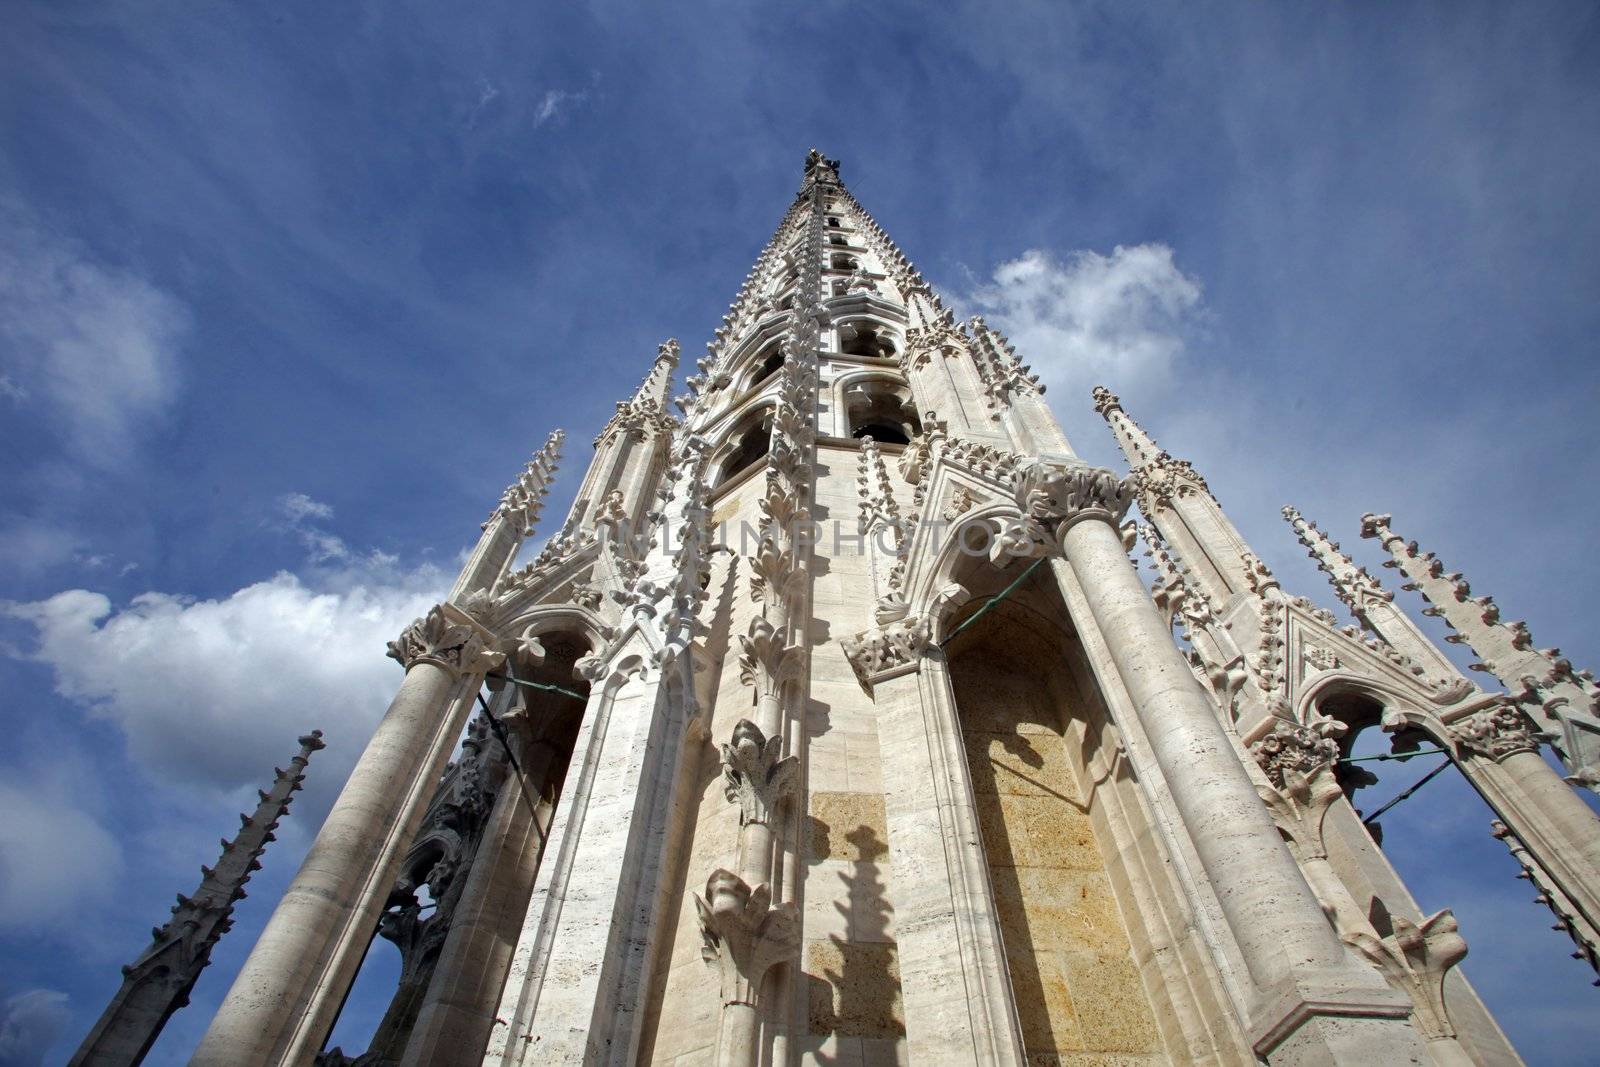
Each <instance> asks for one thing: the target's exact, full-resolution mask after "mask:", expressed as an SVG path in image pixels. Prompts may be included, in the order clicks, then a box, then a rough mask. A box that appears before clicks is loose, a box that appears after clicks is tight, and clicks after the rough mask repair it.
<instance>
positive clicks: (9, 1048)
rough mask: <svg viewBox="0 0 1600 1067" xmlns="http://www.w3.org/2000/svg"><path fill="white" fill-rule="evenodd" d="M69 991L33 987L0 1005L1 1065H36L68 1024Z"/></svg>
mask: <svg viewBox="0 0 1600 1067" xmlns="http://www.w3.org/2000/svg"><path fill="white" fill-rule="evenodd" d="M67 1017H68V1013H67V995H66V994H65V993H58V992H56V991H55V990H53V989H30V990H28V991H27V992H26V993H18V994H17V995H16V996H14V997H10V998H8V999H7V1000H6V1002H5V1004H4V1006H0V1067H37V1065H38V1064H41V1063H43V1062H44V1061H45V1053H46V1052H47V1051H48V1050H49V1048H50V1046H51V1045H52V1044H53V1043H54V1042H55V1040H56V1038H57V1037H59V1036H60V1034H61V1031H62V1030H63V1029H64V1028H65V1027H66V1025H67Z"/></svg>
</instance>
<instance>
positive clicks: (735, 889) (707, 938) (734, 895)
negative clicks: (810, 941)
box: [694, 868, 800, 1005]
mask: <svg viewBox="0 0 1600 1067" xmlns="http://www.w3.org/2000/svg"><path fill="white" fill-rule="evenodd" d="M694 906H695V911H696V912H697V913H698V915H699V919H700V958H701V959H703V960H705V961H706V963H707V964H709V965H710V966H712V967H714V968H716V970H717V974H718V977H719V978H720V979H721V985H722V1003H723V1004H724V1005H728V1004H754V1003H755V995H756V991H757V990H758V989H759V988H760V986H761V979H762V978H763V977H764V976H765V975H766V973H767V971H768V970H770V969H771V968H772V966H773V965H774V964H777V963H782V962H784V961H786V960H790V959H793V958H794V956H795V954H796V953H797V952H798V951H799V949H800V915H799V913H798V912H797V911H796V909H795V906H794V902H793V901H787V900H786V901H784V902H783V903H782V904H779V905H777V906H776V907H774V906H773V905H772V890H771V889H770V888H769V887H768V886H767V885H766V884H765V883H763V884H761V885H758V886H756V887H755V888H754V889H752V888H750V886H749V885H747V884H746V883H745V881H744V879H742V878H740V877H739V876H738V875H736V874H734V873H733V872H732V871H729V870H725V869H723V868H718V869H717V870H715V871H712V872H711V877H710V878H708V879H707V880H706V893H705V896H704V897H701V896H696V897H695V898H694Z"/></svg>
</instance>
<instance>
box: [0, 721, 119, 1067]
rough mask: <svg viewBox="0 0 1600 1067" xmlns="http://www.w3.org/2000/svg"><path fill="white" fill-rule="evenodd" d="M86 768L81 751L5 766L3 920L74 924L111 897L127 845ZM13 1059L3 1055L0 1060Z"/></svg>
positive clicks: (0, 825) (17, 925)
mask: <svg viewBox="0 0 1600 1067" xmlns="http://www.w3.org/2000/svg"><path fill="white" fill-rule="evenodd" d="M89 774H90V769H89V766H88V765H87V764H86V762H85V760H84V759H83V757H81V756H80V755H78V754H76V753H65V754H59V753H58V754H56V755H54V756H52V759H51V761H50V762H49V763H43V762H42V761H41V762H40V764H39V765H38V766H36V767H34V768H26V767H25V768H16V767H9V768H7V774H6V778H5V781H3V782H0V810H3V811H4V812H5V813H6V817H5V818H4V819H0V927H3V928H11V929H23V930H38V929H39V928H50V927H61V928H70V927H71V925H72V924H73V923H74V921H80V920H81V918H82V916H83V914H84V910H85V909H92V908H97V907H100V906H103V905H104V904H105V903H106V902H107V900H108V899H109V898H110V896H111V886H113V885H115V883H116V878H117V877H118V876H119V875H120V873H121V871H122V866H123V863H122V848H121V846H120V845H119V844H118V841H117V837H116V836H115V835H113V834H112V833H111V831H110V830H109V829H108V828H107V826H106V825H105V823H104V821H103V819H102V813H100V812H97V811H95V810H92V806H93V803H92V802H93V799H94V798H93V795H92V793H93V791H92V790H90V789H86V788H85V776H86V775H89ZM89 780H90V781H92V780H93V779H92V777H90V778H89ZM0 1044H3V1042H0ZM9 1062H11V1061H9V1060H7V1059H6V1058H5V1057H4V1056H0V1064H4V1063H9Z"/></svg>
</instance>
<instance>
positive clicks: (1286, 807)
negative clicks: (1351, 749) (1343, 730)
mask: <svg viewBox="0 0 1600 1067" xmlns="http://www.w3.org/2000/svg"><path fill="white" fill-rule="evenodd" d="M1329 743H1331V742H1329ZM1259 744H1260V742H1257V745H1259ZM1287 748H1293V749H1296V750H1297V756H1303V755H1304V752H1303V750H1300V749H1299V747H1298V746H1297V745H1295V744H1292V743H1291V744H1288V745H1285V746H1283V748H1281V749H1279V751H1278V752H1275V753H1272V754H1271V755H1268V756H1267V760H1268V761H1269V762H1271V763H1272V764H1273V769H1271V770H1268V771H1267V773H1268V775H1269V776H1270V775H1272V774H1273V773H1274V771H1275V772H1276V774H1277V777H1278V780H1279V781H1281V783H1282V784H1278V782H1274V783H1273V788H1267V787H1265V786H1260V787H1258V788H1257V790H1256V791H1257V792H1258V793H1260V794H1261V799H1262V801H1263V802H1264V803H1265V804H1266V805H1267V810H1268V811H1270V812H1272V820H1273V822H1275V823H1277V824H1278V828H1279V829H1281V830H1282V831H1283V832H1284V833H1285V834H1287V835H1288V837H1289V840H1290V841H1291V842H1292V843H1293V845H1294V853H1295V858H1296V859H1298V860H1299V861H1300V862H1301V863H1305V862H1307V861H1309V860H1322V859H1327V858H1328V848H1327V842H1326V841H1325V839H1324V838H1323V834H1322V827H1323V821H1324V820H1325V819H1326V818H1327V817H1328V809H1329V808H1331V807H1332V806H1333V802H1334V801H1335V800H1338V799H1339V798H1340V797H1342V796H1344V790H1343V789H1341V788H1340V787H1339V783H1338V781H1337V780H1336V779H1335V778H1334V776H1333V763H1332V761H1331V760H1320V761H1317V760H1316V759H1315V755H1314V754H1313V755H1312V756H1311V758H1310V759H1309V760H1308V759H1304V758H1295V757H1291V758H1290V759H1289V760H1283V759H1281V758H1279V757H1280V755H1281V752H1282V751H1283V749H1287ZM1252 754H1255V755H1256V758H1257V759H1258V760H1259V759H1261V754H1259V753H1256V752H1255V746H1252ZM1301 768H1305V769H1301ZM1263 769H1267V765H1266V764H1265V763H1264V764H1263Z"/></svg>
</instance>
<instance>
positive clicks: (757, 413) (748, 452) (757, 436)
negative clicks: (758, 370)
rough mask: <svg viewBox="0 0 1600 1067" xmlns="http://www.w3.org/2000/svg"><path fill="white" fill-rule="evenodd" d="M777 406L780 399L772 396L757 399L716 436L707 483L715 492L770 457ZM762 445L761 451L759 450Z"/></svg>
mask: <svg viewBox="0 0 1600 1067" xmlns="http://www.w3.org/2000/svg"><path fill="white" fill-rule="evenodd" d="M777 406H778V403H777V400H776V399H775V398H773V397H771V396H768V397H766V398H764V399H760V400H757V401H755V402H754V403H751V404H749V405H747V406H745V407H743V408H741V409H739V410H738V411H737V412H735V413H733V414H732V415H731V417H730V418H729V419H728V420H727V422H726V429H724V430H722V431H721V432H720V433H718V434H716V435H714V436H713V438H712V443H711V448H710V451H709V458H708V459H707V462H706V482H707V484H708V485H709V486H710V487H711V488H712V490H715V489H716V488H717V487H718V486H721V485H723V484H724V483H726V482H727V481H728V479H729V478H731V477H734V476H736V475H738V474H739V473H740V472H742V471H744V470H747V469H748V468H749V467H751V466H753V465H755V464H756V463H758V462H759V461H760V459H761V458H762V457H763V456H765V455H766V454H767V449H768V447H769V446H770V444H771V425H772V415H773V412H774V411H776V410H777ZM758 443H759V446H760V447H759V448H757V447H756V446H757V444H758Z"/></svg>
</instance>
